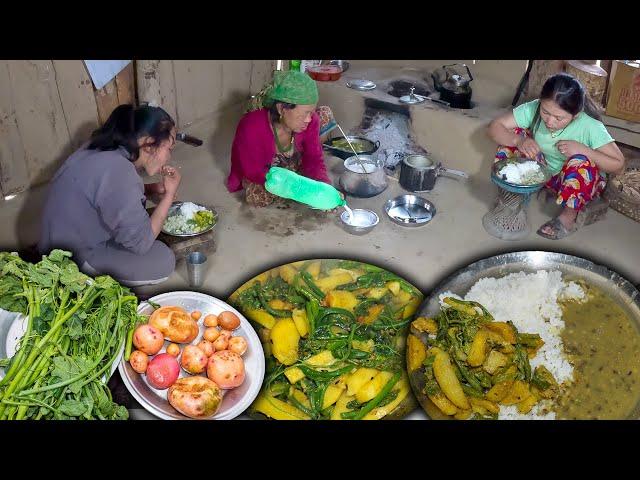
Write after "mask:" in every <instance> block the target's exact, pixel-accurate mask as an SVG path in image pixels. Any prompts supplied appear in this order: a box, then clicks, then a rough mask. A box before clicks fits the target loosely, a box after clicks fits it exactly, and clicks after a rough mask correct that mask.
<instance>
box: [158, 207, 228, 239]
mask: <svg viewBox="0 0 640 480" xmlns="http://www.w3.org/2000/svg"><path fill="white" fill-rule="evenodd" d="M217 222H218V214H217V212H216V211H215V210H214V209H213V208H210V207H205V206H202V205H198V204H196V203H192V202H174V203H173V205H171V208H169V214H168V215H167V219H166V220H165V221H164V224H163V225H162V232H163V233H166V234H167V235H173V236H175V237H193V236H195V235H200V234H202V233H206V232H208V231H210V230H211V229H212V228H213V227H214V226H215V225H216V223H217Z"/></svg>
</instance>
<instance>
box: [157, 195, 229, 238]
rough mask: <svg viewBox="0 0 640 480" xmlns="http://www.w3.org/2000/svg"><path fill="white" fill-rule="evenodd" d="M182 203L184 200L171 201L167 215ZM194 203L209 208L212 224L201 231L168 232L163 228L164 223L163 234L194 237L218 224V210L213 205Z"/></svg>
mask: <svg viewBox="0 0 640 480" xmlns="http://www.w3.org/2000/svg"><path fill="white" fill-rule="evenodd" d="M183 203H186V202H173V203H172V204H171V207H169V215H171V213H172V212H174V211H175V210H176V209H177V208H179V207H180V206H181V205H182V204H183ZM193 203H195V202H193ZM196 205H198V206H199V207H205V208H206V209H207V210H211V211H212V212H213V218H214V222H213V225H211V226H210V227H208V228H205V229H204V230H202V231H201V232H196V233H170V232H168V231H166V230H165V229H164V224H163V225H162V233H164V234H165V235H170V236H172V237H196V236H198V235H202V234H203V233H207V232H210V231H211V230H213V227H215V226H216V225H217V224H218V212H217V211H216V209H215V208H213V207H209V206H208V205H201V204H199V203H196Z"/></svg>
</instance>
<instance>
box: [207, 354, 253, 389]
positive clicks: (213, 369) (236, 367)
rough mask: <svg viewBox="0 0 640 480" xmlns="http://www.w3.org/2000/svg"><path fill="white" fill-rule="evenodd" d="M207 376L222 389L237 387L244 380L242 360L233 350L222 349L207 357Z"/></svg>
mask: <svg viewBox="0 0 640 480" xmlns="http://www.w3.org/2000/svg"><path fill="white" fill-rule="evenodd" d="M207 377H209V379H210V380H213V381H214V382H215V383H216V384H218V386H219V387H220V388H222V389H223V390H228V389H231V388H235V387H239V386H240V385H242V382H244V377H245V374H244V361H243V360H242V357H241V356H240V355H238V354H237V353H235V352H231V351H229V350H223V351H222V352H216V353H214V354H213V355H211V357H209V363H207Z"/></svg>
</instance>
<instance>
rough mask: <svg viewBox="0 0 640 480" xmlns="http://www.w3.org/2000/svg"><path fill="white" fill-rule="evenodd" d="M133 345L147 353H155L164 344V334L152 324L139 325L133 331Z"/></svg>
mask: <svg viewBox="0 0 640 480" xmlns="http://www.w3.org/2000/svg"><path fill="white" fill-rule="evenodd" d="M133 345H134V346H135V347H136V348H137V349H138V350H140V351H142V352H144V353H146V354H147V355H155V354H156V353H158V352H159V351H160V350H161V349H162V346H163V345H164V335H162V332H161V331H160V330H158V329H157V328H156V327H154V326H151V325H148V324H147V325H140V326H139V327H138V328H136V331H135V332H133Z"/></svg>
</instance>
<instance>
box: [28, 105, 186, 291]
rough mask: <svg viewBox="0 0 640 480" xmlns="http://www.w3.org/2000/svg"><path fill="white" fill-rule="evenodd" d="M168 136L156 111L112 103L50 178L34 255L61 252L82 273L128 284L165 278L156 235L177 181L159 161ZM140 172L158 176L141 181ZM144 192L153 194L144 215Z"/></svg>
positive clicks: (167, 155)
mask: <svg viewBox="0 0 640 480" xmlns="http://www.w3.org/2000/svg"><path fill="white" fill-rule="evenodd" d="M175 141H176V128H175V122H174V121H173V119H172V118H171V117H170V116H169V114H167V113H166V112H165V111H164V110H163V109H161V108H159V107H151V106H141V107H134V106H132V105H120V106H119V107H117V108H116V109H115V110H114V111H113V113H112V114H111V116H110V117H109V119H108V120H107V122H106V123H105V124H104V125H103V126H102V127H101V128H99V129H98V130H96V131H95V132H93V134H92V136H91V140H90V142H89V143H88V144H86V145H84V146H83V147H81V148H80V149H79V150H77V151H76V152H75V153H73V154H72V155H71V156H70V157H69V158H68V159H67V160H66V161H65V163H64V164H63V165H62V167H60V169H59V170H58V171H57V172H56V174H55V176H54V177H53V179H52V181H51V187H50V191H49V193H48V198H47V202H46V205H45V209H44V215H43V219H42V230H41V231H42V233H41V237H40V242H39V244H38V249H39V250H40V252H41V253H46V252H49V251H50V250H51V249H53V248H62V249H65V250H69V251H71V252H72V253H73V255H74V259H75V261H76V262H77V263H78V265H79V266H80V267H81V269H82V270H83V271H85V272H86V273H89V274H93V275H95V274H97V273H106V274H109V275H111V276H112V277H114V278H115V279H116V280H118V281H119V282H121V283H122V284H124V285H128V286H140V285H148V284H155V283H160V282H162V281H163V280H166V279H167V277H168V276H169V275H170V274H171V272H173V270H174V268H175V256H174V254H173V252H172V251H171V250H170V249H169V248H168V247H167V246H166V245H164V244H163V243H161V242H159V241H158V240H156V238H157V237H158V234H159V233H160V231H161V229H162V225H163V223H164V221H165V219H166V218H167V214H168V211H169V207H170V206H171V204H172V202H173V200H174V199H175V196H176V191H177V189H178V185H179V184H180V173H179V172H178V171H177V170H176V169H174V168H172V167H169V166H167V163H168V162H169V160H170V159H171V151H172V150H173V147H174V145H175ZM143 170H144V171H145V172H146V173H147V174H148V175H150V176H151V175H156V174H158V173H162V174H163V180H162V181H161V182H158V183H155V184H147V185H146V186H145V185H144V183H143V181H142V178H141V177H140V173H141V172H142V171H143ZM145 194H157V195H159V196H161V200H160V201H159V203H158V205H157V207H156V209H155V210H154V212H153V214H152V215H151V216H149V214H148V212H147V210H146V209H145V203H146V196H145Z"/></svg>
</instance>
